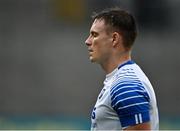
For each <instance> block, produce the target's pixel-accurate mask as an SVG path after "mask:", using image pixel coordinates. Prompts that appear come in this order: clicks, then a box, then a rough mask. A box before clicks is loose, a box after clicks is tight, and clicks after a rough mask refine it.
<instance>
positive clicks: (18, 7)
mask: <svg viewBox="0 0 180 131" xmlns="http://www.w3.org/2000/svg"><path fill="white" fill-rule="evenodd" d="M115 6H118V7H121V8H124V9H127V10H129V11H130V12H132V13H133V14H134V15H135V17H136V20H137V22H138V27H139V35H138V38H137V40H136V43H135V46H134V51H133V59H134V60H135V61H136V62H137V63H138V64H139V65H141V67H142V68H143V70H144V71H145V72H146V74H147V75H148V77H149V78H150V79H151V82H152V84H153V86H154V90H155V92H156V95H157V100H158V106H159V114H160V129H166V130H172V129H180V124H179V123H180V104H179V101H180V95H179V94H180V88H179V87H180V80H179V73H180V70H179V67H180V59H179V56H180V53H179V49H180V44H179V42H180V37H179V33H180V24H179V23H180V17H179V16H178V12H179V11H180V8H179V6H180V1H179V0H0V129H14V130H18V129H33V130H34V129H39V130H40V129H42V130H44V129H48V130H51V129H57V130H58V129H62V130H63V129H69V130H73V129H76V130H81V129H82V130H88V129H89V128H90V114H91V110H92V108H93V106H94V103H95V101H96V97H97V95H98V93H99V91H100V90H101V88H102V84H103V80H104V77H105V76H104V75H105V74H104V72H103V71H102V70H101V68H100V67H99V66H98V65H96V64H91V63H90V62H89V60H88V53H87V48H86V45H85V43H84V41H85V39H86V37H87V36H88V34H89V28H90V24H91V19H90V15H91V14H92V12H93V11H99V10H101V9H104V8H107V7H115Z"/></svg>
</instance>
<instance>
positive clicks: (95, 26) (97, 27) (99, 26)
mask: <svg viewBox="0 0 180 131" xmlns="http://www.w3.org/2000/svg"><path fill="white" fill-rule="evenodd" d="M105 30H106V25H105V21H104V20H103V19H95V20H94V22H93V23H92V26H91V29H90V31H94V32H102V31H105Z"/></svg>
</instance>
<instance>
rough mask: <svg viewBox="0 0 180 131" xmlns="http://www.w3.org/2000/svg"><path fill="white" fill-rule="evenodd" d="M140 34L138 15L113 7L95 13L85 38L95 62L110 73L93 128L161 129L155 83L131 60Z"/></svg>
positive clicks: (92, 118) (99, 97)
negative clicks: (133, 47) (133, 48)
mask: <svg viewBox="0 0 180 131" xmlns="http://www.w3.org/2000/svg"><path fill="white" fill-rule="evenodd" d="M136 35H137V29H136V24H135V21H134V18H133V16H132V15H131V14H129V13H128V12H126V11H124V10H121V9H118V8H112V9H107V10H104V11H102V12H100V13H97V14H95V15H94V16H93V23H92V26H91V29H90V35H89V37H88V38H87V40H86V41H85V43H86V45H87V46H88V51H89V56H90V57H89V59H90V60H91V62H96V63H98V64H100V66H101V67H102V69H103V70H104V71H105V73H106V79H105V80H104V87H103V89H102V91H101V92H100V94H99V96H98V98H97V102H96V104H95V106H94V109H93V111H92V117H91V120H92V125H91V130H157V129H158V128H159V118H158V109H157V104H156V97H155V93H154V90H153V87H152V85H151V83H150V82H149V80H148V78H147V77H146V75H145V74H144V73H143V71H142V70H141V69H140V67H139V66H138V65H137V64H136V63H135V62H133V61H132V60H131V50H132V46H133V43H134V41H135V38H136Z"/></svg>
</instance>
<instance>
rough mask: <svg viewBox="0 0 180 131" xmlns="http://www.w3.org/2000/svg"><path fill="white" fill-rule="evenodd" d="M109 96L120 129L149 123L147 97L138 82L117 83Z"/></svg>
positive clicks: (148, 100)
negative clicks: (117, 117) (118, 120)
mask: <svg viewBox="0 0 180 131" xmlns="http://www.w3.org/2000/svg"><path fill="white" fill-rule="evenodd" d="M110 94H111V95H110V96H111V106H112V107H113V109H114V110H115V111H116V112H117V114H118V116H119V119H120V123H121V126H122V128H125V127H128V126H132V125H136V124H140V123H144V122H148V121H150V115H149V110H150V104H149V102H150V99H149V95H148V93H147V92H146V90H145V88H144V87H143V85H142V84H141V82H140V81H139V80H127V81H126V80H124V81H121V82H118V83H117V84H115V85H114V86H113V87H112V88H111V91H110Z"/></svg>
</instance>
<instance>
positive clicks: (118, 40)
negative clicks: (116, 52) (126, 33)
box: [112, 32, 122, 47]
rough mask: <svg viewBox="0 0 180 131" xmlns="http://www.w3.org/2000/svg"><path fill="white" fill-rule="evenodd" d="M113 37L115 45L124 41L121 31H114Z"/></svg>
mask: <svg viewBox="0 0 180 131" xmlns="http://www.w3.org/2000/svg"><path fill="white" fill-rule="evenodd" d="M112 38H113V41H112V42H113V47H115V46H117V45H118V44H119V43H122V36H121V34H120V33H118V32H113V34H112Z"/></svg>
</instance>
